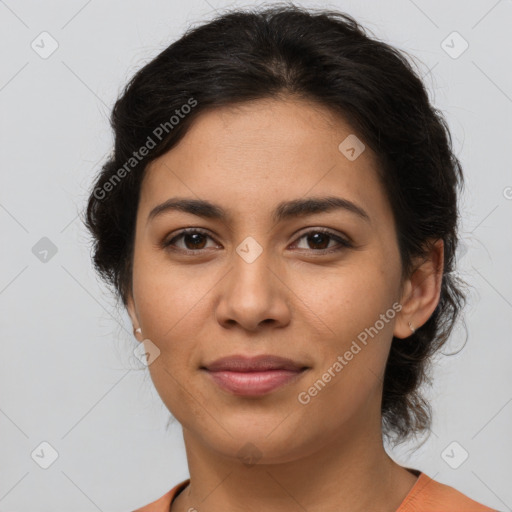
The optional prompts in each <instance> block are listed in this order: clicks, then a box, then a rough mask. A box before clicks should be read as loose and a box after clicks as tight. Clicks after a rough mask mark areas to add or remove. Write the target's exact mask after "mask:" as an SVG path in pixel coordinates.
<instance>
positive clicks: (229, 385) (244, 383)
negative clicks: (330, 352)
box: [201, 355, 309, 396]
mask: <svg viewBox="0 0 512 512" xmlns="http://www.w3.org/2000/svg"><path fill="white" fill-rule="evenodd" d="M201 369H202V370H205V371H206V372H207V374H208V375H209V376H210V377H211V379H212V380H213V381H214V382H215V383H216V384H217V385H218V386H220V387H221V388H222V389H224V390H225V391H228V392H229V393H232V394H235V395H239V396H261V395H265V394H268V393H270V392H272V391H274V390H276V389H278V388H280V387H282V386H284V385H285V384H288V383H290V382H292V381H294V380H297V379H298V378H300V377H301V376H302V375H303V374H304V372H305V371H306V370H307V369H309V367H308V366H305V365H303V364H300V363H297V362H295V361H293V360H291V359H288V358H284V357H279V356H272V355H261V356H256V357H246V356H238V355H237V356H229V357H223V358H220V359H217V360H216V361H214V362H212V363H209V364H207V365H205V366H203V367H201Z"/></svg>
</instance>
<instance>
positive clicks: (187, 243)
mask: <svg viewBox="0 0 512 512" xmlns="http://www.w3.org/2000/svg"><path fill="white" fill-rule="evenodd" d="M208 238H209V239H210V240H212V238H211V237H210V235H208V234H207V233H206V232H204V231H201V230H199V229H188V230H183V231H181V232H180V233H179V234H178V235H176V236H175V237H173V238H171V240H169V241H168V242H165V243H164V247H169V248H171V249H173V250H174V249H176V250H181V251H185V252H187V251H188V252H195V251H201V250H203V249H206V248H207V247H206V244H207V240H208ZM178 241H181V242H182V243H181V245H180V244H179V243H177V242H178Z"/></svg>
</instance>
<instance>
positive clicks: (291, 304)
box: [127, 97, 443, 512]
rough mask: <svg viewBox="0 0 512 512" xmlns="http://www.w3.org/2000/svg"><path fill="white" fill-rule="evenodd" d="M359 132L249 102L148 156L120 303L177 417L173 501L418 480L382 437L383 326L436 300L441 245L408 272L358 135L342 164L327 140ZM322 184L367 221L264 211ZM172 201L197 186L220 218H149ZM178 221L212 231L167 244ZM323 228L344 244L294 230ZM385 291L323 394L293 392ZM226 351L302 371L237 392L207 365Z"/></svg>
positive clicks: (319, 493) (375, 507)
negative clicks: (263, 391)
mask: <svg viewBox="0 0 512 512" xmlns="http://www.w3.org/2000/svg"><path fill="white" fill-rule="evenodd" d="M352 133H354V131H353V130H352V129H351V127H350V126H349V125H348V124H347V123H346V122H345V121H344V120H343V119H341V118H340V117H337V116H334V115H333V114H332V113H331V112H330V111H329V110H326V109H325V108H324V107H322V106H319V105H316V104H314V103H309V102H305V101H304V100H300V99H294V98H291V97H283V98H279V99H269V100H268V99H267V100H258V101H255V102H251V103H245V104H243V105H241V106H237V107H233V106H231V107H222V108H218V109H215V110H212V111H210V112H205V113H203V114H201V116H199V117H198V118H197V120H196V121H195V123H194V124H193V125H192V127H191V129H190V131H189V132H188V133H187V134H186V135H185V137H184V138H183V139H182V140H181V141H180V143H179V144H178V145H177V146H175V147H174V148H172V149H171V150H170V151H169V152H168V153H166V154H164V155H162V156H161V157H159V158H158V159H156V160H154V161H153V162H152V163H151V164H150V165H149V167H148V169H147V172H146V175H145V178H144V181H143V184H142V189H141V196H140V202H139V206H138V213H137V223H136V236H135V250H134V266H133V291H132V294H131V295H130V296H129V298H128V301H127V309H128V311H129V314H130V317H131V319H132V322H133V327H134V329H136V328H139V327H140V328H141V330H142V333H141V334H137V335H136V336H137V339H138V340H139V341H142V340H143V339H149V340H151V343H153V344H154V345H156V346H157V347H158V349H159V350H160V354H159V356H158V357H157V358H156V359H155V360H154V362H152V363H151V364H150V365H149V371H150V374H151V378H152V380H153V382H154V385H155V387H156V389H157V391H158V393H159V395H160V397H161V398H162V400H163V402H164V403H165V405H166V406H167V407H168V409H169V411H170V412H171V413H172V415H173V416H175V417H176V418H177V420H178V421H179V422H180V423H181V425H182V427H183V436H184V442H185V446H186V451H187V457H188V464H189V472H190V477H191V483H190V485H189V486H188V487H187V488H186V489H185V490H184V491H183V492H182V493H181V494H180V495H179V496H178V497H177V498H176V500H175V501H174V503H173V505H172V512H182V511H187V510H189V509H190V508H191V507H194V508H195V509H196V510H197V511H199V512H203V511H204V512H210V511H220V510H222V511H226V512H234V511H257V510H258V511H259V510H272V511H273V512H279V511H283V512H284V511H287V512H288V511H290V510H308V512H317V511H318V512H319V511H322V512H330V511H333V512H334V511H336V512H345V511H346V512H348V511H350V512H358V511H367V510H372V511H375V512H392V511H396V509H397V508H398V507H399V505H400V503H401V502H402V500H403V499H404V498H405V496H406V495H407V493H408V492H409V491H410V489H411V487H412V486H413V485H414V483H415V482H416V477H415V476H414V475H413V474H412V473H411V472H409V471H407V470H406V469H405V468H403V467H402V466H400V465H398V464H397V463H396V462H394V461H393V460H392V459H391V458H390V457H389V456H388V455H387V453H386V452H385V450H384V447H383V443H382V433H381V414H380V403H381V397H382V377H383V375H384V370H385V365H386V359H387V356H388V353H389V349H390V344H391V340H392V337H393V335H394V336H396V337H398V338H405V337H407V336H409V335H410V334H411V329H410V327H409V325H408V322H411V323H412V324H413V325H414V326H415V327H416V328H418V327H419V326H421V325H422V324H423V323H424V322H426V321H427V319H428V318H429V317H430V315H431V314H432V312H433V311H434V309H435V307H436V305H437V303H438V301H439V293H440V285H441V276H442V265H443V261H442V251H443V246H442V241H440V242H437V243H435V244H434V245H433V247H432V250H431V252H430V254H429V255H428V257H427V258H424V259H423V260H421V261H418V262H417V263H416V265H415V267H416V270H415V271H414V272H412V273H411V275H410V276H408V277H407V278H406V279H404V280H402V275H401V272H402V267H401V261H400V255H399V250H398V245H397V238H396V231H395V223H394V219H393V216H392V212H391V209H390V204H389V200H388V198H387V197H386V195H385V192H384V190H383V188H382V186H381V184H380V182H379V181H378V179H377V173H376V169H377V162H376V159H375V156H374V154H373V153H372V152H371V150H370V149H369V147H368V146H367V147H366V149H365V151H363V152H362V153H361V154H360V156H359V157H358V158H357V159H356V160H354V161H350V160H349V159H348V158H346V156H345V155H344V154H342V153H341V152H340V150H339V149H338V145H339V144H340V142H341V141H343V140H344V139H345V138H346V137H347V136H348V135H349V134H352ZM333 195H334V196H338V197H342V198H345V199H348V200H350V201H352V202H353V203H356V204H357V205H358V206H359V207H361V208H363V209H364V210H365V211H366V213H367V214H368V216H369V218H370V220H369V221H365V220H364V219H362V218H360V217H358V216H357V215H355V214H353V213H351V212H349V211H346V210H343V209H338V210H333V211H330V212H322V213H315V214H311V215H308V216H305V217H296V218H292V219H287V220H285V221H283V222H279V223H276V222H274V221H273V219H272V218H271V212H272V211H273V209H274V208H275V207H276V205H277V204H278V203H280V202H281V201H286V200H293V199H298V198H304V197H322V196H333ZM170 197H182V198H192V199H198V198H200V199H206V200H209V201H211V202H213V203H215V204H217V205H219V206H220V207H222V208H224V209H226V210H227V211H228V212H229V213H230V215H231V216H230V217H228V218H227V219H226V220H225V221H221V220H212V219H206V218H202V217H199V216H196V215H192V214H190V213H186V212H180V211H169V212H166V213H165V214H162V215H160V216H157V217H155V218H154V219H153V220H151V221H149V222H148V220H147V219H148V214H149V212H150V211H151V209H152V208H154V207H155V206H156V205H158V204H160V203H163V202H164V201H166V200H167V199H169V198H170ZM188 227H194V228H201V229H203V230H206V231H207V232H208V236H204V237H202V238H201V237H199V242H200V243H199V245H194V239H193V238H192V239H191V238H190V237H181V238H180V239H177V240H176V241H175V242H174V247H175V250H172V249H171V248H169V247H167V248H165V247H162V243H163V242H165V241H169V240H171V239H172V238H173V237H174V236H177V234H178V231H179V230H180V229H183V228H188ZM319 228H326V229H328V230H330V231H332V232H333V234H334V235H338V236H341V237H345V238H348V239H349V240H351V241H352V243H353V247H351V248H347V247H343V246H340V245H339V244H338V242H337V241H336V240H334V239H332V238H329V237H327V238H324V239H320V241H318V239H317V238H315V237H313V239H311V237H309V238H308V237H307V236H304V234H305V233H308V232H310V231H313V232H314V233H316V232H317V231H315V229H316V230H318V229H319ZM314 233H313V234H314ZM248 236H250V237H252V238H253V239H254V240H256V241H257V242H258V244H259V245H260V246H261V248H262V253H261V254H260V255H259V257H258V258H256V259H255V261H253V262H252V263H248V262H247V261H246V260H244V259H243V258H242V257H241V256H240V255H239V254H238V253H237V252H236V248H237V247H238V246H239V245H240V244H241V242H242V241H243V240H244V239H245V238H246V237H248ZM317 236H318V235H317ZM210 237H211V238H210ZM196 243H197V242H196ZM197 247H199V249H197ZM337 247H339V248H340V250H339V251H336V252H331V253H328V254H325V250H323V249H325V248H327V249H332V248H337ZM180 249H181V252H180ZM187 249H188V250H189V251H195V252H193V253H192V254H185V253H184V251H186V250H187ZM394 303H397V304H398V303H399V304H401V306H402V309H401V311H400V312H399V313H397V314H396V316H394V318H393V319H392V320H390V321H388V322H387V323H385V326H384V328H382V329H381V330H380V331H379V332H378V335H376V336H374V338H373V339H370V340H369V342H368V344H367V345H366V346H364V347H363V349H362V350H361V351H360V352H359V353H358V354H357V355H355V356H354V358H353V359H352V360H351V361H350V362H349V363H348V364H347V365H346V366H345V367H344V368H343V370H342V371H341V372H339V373H338V374H336V376H335V377H334V378H332V380H331V381H330V382H329V383H328V384H327V385H326V386H325V387H324V388H323V389H322V390H321V392H319V393H318V394H317V396H315V397H313V398H312V399H311V401H310V402H309V403H308V404H307V405H302V404H301V403H299V402H298V399H297V397H298V394H299V393H300V392H302V391H307V390H308V388H310V387H311V386H312V385H313V383H315V382H316V381H317V380H318V379H319V378H321V377H322V375H323V374H324V373H325V372H326V371H327V369H328V368H329V367H332V366H333V363H334V362H335V361H336V360H337V357H338V356H339V355H343V354H344V353H345V352H346V351H347V350H348V349H349V347H350V346H351V343H352V341H353V340H355V339H356V338H357V335H358V334H359V333H361V332H362V331H364V329H365V328H368V327H370V326H373V325H374V324H375V322H376V321H377V320H378V319H379V315H381V314H385V313H386V311H387V310H389V309H390V308H391V307H392V305H393V304H394ZM233 354H245V355H259V354H273V355H279V356H283V357H288V358H291V359H293V360H295V361H298V362H300V363H302V364H303V365H306V366H309V367H310V368H309V370H307V371H306V372H305V373H304V374H303V375H302V376H301V377H300V378H299V379H298V380H296V381H295V382H291V383H288V384H286V385H285V386H283V387H281V388H278V389H277V390H274V391H273V392H272V393H270V394H267V395H265V396H263V397H259V398H254V397H240V396H233V395H231V394H229V393H227V392H225V391H223V390H222V389H220V388H219V387H217V386H216V384H214V383H212V381H211V379H210V377H209V375H207V374H205V372H203V371H201V370H200V366H202V365H204V364H206V363H208V362H212V361H213V360H215V359H217V358H219V357H221V356H227V355H233ZM247 443H252V444H251V446H252V448H251V449H248V448H245V450H246V451H247V450H249V451H251V450H252V451H253V452H256V453H257V455H255V456H254V459H255V462H256V463H255V464H252V465H249V466H248V465H245V464H244V460H242V459H241V457H240V455H239V451H240V450H241V449H242V447H244V446H245V445H246V444H247Z"/></svg>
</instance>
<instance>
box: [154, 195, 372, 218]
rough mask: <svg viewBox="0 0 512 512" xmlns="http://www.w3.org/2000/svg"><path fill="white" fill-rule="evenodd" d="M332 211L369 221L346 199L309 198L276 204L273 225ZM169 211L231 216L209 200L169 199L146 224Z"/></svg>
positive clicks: (220, 216)
mask: <svg viewBox="0 0 512 512" xmlns="http://www.w3.org/2000/svg"><path fill="white" fill-rule="evenodd" d="M334 210H345V211H347V212H350V213H353V214H355V215H357V216H358V217H359V218H361V219H363V220H365V221H366V222H370V216H369V215H368V213H366V211H365V210H363V208H361V207H360V206H358V205H357V204H355V203H353V202H352V201H349V200H348V199H343V198H341V197H336V196H327V197H308V198H305V199H293V200H291V201H284V202H282V203H279V204H278V205H277V207H276V208H275V210H274V211H273V213H272V218H273V219H274V221H275V222H282V221H284V220H287V219H291V218H295V217H305V216H307V215H312V214H315V213H326V212H331V211H334ZM169 211H181V212H185V213H190V214H192V215H197V216H198V217H203V218H206V219H214V220H222V221H226V220H228V218H229V217H230V214H229V213H228V211H226V210H224V209H223V208H222V207H220V206H218V205H216V204H214V203H211V202H210V201H206V200H204V199H187V198H179V197H172V198H170V199H168V200H167V201H165V202H163V203H161V204H159V205H157V206H155V207H154V208H153V209H152V210H151V211H150V212H149V215H148V219H147V222H150V221H151V220H153V219H155V218H156V217H158V216H160V215H162V214H164V213H166V212H169Z"/></svg>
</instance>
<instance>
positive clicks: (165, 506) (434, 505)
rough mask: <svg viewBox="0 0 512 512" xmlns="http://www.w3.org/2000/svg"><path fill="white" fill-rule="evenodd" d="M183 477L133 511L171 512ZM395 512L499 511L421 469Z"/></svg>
mask: <svg viewBox="0 0 512 512" xmlns="http://www.w3.org/2000/svg"><path fill="white" fill-rule="evenodd" d="M189 482H190V479H187V480H184V481H183V482H181V483H179V484H178V485H176V486H175V487H173V488H172V489H171V490H170V491H168V492H167V493H165V494H164V495H163V496H162V497H161V498H159V499H158V500H156V501H153V502H152V503H150V504H149V505H146V506H144V507H142V508H138V509H137V510H134V511H133V512H169V511H170V508H171V503H172V501H173V499H174V498H175V497H176V496H177V495H178V494H179V493H180V492H181V491H182V490H183V489H185V487H187V485H188V484H189ZM396 512H497V511H496V510H494V509H492V508H489V507H486V506H485V505H482V504H480V503H478V502H476V501H474V500H472V499H471V498H469V497H467V496H466V495H465V494H462V493H461V492H459V491H457V489H454V488H453V487H450V486H448V485H445V484H442V483H440V482H437V481H436V480H432V478H430V477H429V476H427V475H426V474H425V473H421V472H419V477H418V480H416V483H415V484H414V486H413V487H412V488H411V490H410V491H409V494H407V496H406V497H405V499H404V501H402V503H401V505H400V506H399V507H398V510H397V511H396Z"/></svg>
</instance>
